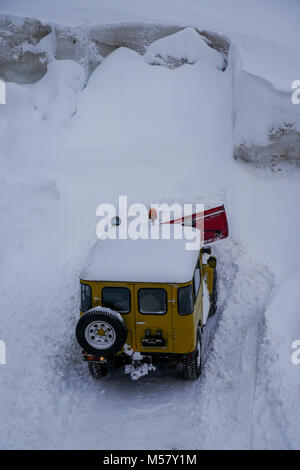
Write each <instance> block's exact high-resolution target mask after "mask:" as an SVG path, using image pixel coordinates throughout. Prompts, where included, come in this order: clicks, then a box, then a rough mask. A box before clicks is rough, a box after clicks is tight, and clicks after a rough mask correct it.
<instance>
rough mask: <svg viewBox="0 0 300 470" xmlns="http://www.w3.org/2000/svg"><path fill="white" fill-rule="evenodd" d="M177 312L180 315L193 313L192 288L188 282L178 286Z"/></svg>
mask: <svg viewBox="0 0 300 470" xmlns="http://www.w3.org/2000/svg"><path fill="white" fill-rule="evenodd" d="M177 303H178V313H180V315H189V314H190V313H193V310H194V302H193V288H192V285H191V284H190V285H189V286H185V287H180V288H179V289H178V299H177Z"/></svg>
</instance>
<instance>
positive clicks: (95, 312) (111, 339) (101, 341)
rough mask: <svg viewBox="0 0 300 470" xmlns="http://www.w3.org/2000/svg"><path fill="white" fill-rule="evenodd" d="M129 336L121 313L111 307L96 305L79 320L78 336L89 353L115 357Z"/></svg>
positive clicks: (79, 341)
mask: <svg viewBox="0 0 300 470" xmlns="http://www.w3.org/2000/svg"><path fill="white" fill-rule="evenodd" d="M126 337H127V328H126V325H125V323H124V321H123V319H122V317H121V315H120V314H119V313H117V312H115V311H114V310H111V309H109V308H101V307H96V308H92V309H91V310H88V311H87V312H85V313H84V314H83V315H82V317H80V319H79V320H78V323H77V326H76V338H77V341H78V343H79V345H80V346H81V347H82V349H83V350H84V351H86V352H87V353H88V354H92V355H94V356H103V357H106V358H107V357H113V356H114V355H115V354H116V353H117V352H119V351H120V350H121V349H122V347H123V346H124V343H125V341H126Z"/></svg>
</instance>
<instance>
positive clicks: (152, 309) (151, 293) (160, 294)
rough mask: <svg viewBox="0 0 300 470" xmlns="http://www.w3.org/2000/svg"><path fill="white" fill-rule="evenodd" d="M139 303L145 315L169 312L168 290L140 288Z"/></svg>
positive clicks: (140, 309) (141, 311)
mask: <svg viewBox="0 0 300 470" xmlns="http://www.w3.org/2000/svg"><path fill="white" fill-rule="evenodd" d="M138 303H139V311H140V313H143V314H144V315H163V314H164V313H166V312H167V292H166V291H165V289H160V288H148V287H146V288H143V289H139V291H138Z"/></svg>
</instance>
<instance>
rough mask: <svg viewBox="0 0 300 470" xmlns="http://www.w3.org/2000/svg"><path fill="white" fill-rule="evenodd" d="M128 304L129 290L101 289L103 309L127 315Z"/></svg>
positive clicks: (119, 288) (121, 288)
mask: <svg viewBox="0 0 300 470" xmlns="http://www.w3.org/2000/svg"><path fill="white" fill-rule="evenodd" d="M130 303H131V302H130V290H129V289H128V288H127V287H103V289H102V306H103V307H107V308H111V309H112V310H116V312H119V313H129V312H130V310H131V306H130Z"/></svg>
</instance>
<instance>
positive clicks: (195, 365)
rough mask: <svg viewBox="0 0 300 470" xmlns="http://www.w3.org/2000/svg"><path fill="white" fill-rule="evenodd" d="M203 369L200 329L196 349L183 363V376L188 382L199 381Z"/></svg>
mask: <svg viewBox="0 0 300 470" xmlns="http://www.w3.org/2000/svg"><path fill="white" fill-rule="evenodd" d="M201 369H202V343H201V330H200V328H198V333H197V344H196V349H195V351H193V352H192V353H191V354H190V355H189V356H188V357H186V358H185V359H184V361H183V375H184V378H185V379H186V380H197V378H198V377H199V375H200V374H201Z"/></svg>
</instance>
